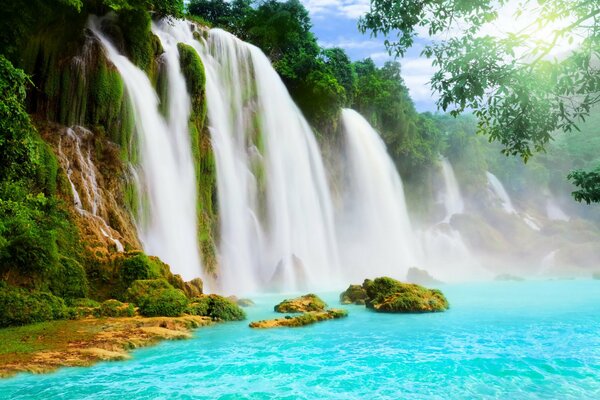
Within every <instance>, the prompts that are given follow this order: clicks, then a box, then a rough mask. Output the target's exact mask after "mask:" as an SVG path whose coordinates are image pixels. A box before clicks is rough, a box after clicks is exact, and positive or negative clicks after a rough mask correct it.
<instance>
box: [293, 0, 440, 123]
mask: <svg viewBox="0 0 600 400" xmlns="http://www.w3.org/2000/svg"><path fill="white" fill-rule="evenodd" d="M301 1H302V3H303V4H304V5H305V7H306V8H307V9H308V10H309V12H310V16H311V19H312V23H313V32H314V33H315V35H316V36H317V38H318V39H319V43H320V44H321V46H323V47H341V48H343V49H344V50H346V52H347V53H348V55H349V56H350V58H351V59H352V60H361V59H364V58H367V57H371V58H372V59H373V60H374V61H375V63H377V64H378V65H383V63H384V62H385V61H387V60H391V59H392V57H390V56H389V55H388V53H387V51H386V49H385V46H384V44H383V40H384V39H383V38H382V37H377V38H372V37H370V35H369V33H365V34H361V33H360V32H359V31H358V28H357V22H358V18H359V17H360V16H361V15H363V14H364V13H366V12H367V11H368V10H369V0H301ZM422 45H423V42H422V41H421V40H417V42H416V44H415V46H414V47H413V48H412V49H410V50H409V51H408V53H407V54H406V56H405V57H404V58H402V59H400V62H401V64H402V76H403V78H404V80H405V82H406V85H407V86H408V88H409V90H410V95H411V97H412V99H413V101H414V102H415V106H416V108H417V110H418V111H421V112H422V111H435V110H436V106H435V99H434V98H433V97H432V95H431V90H430V88H429V86H428V84H427V82H428V81H429V79H430V78H431V75H432V74H433V68H432V67H431V64H430V62H429V60H427V59H425V58H423V57H419V53H420V52H421V49H422Z"/></svg>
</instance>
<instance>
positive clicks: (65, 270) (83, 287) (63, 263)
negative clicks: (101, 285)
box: [50, 257, 89, 299]
mask: <svg viewBox="0 0 600 400" xmlns="http://www.w3.org/2000/svg"><path fill="white" fill-rule="evenodd" d="M50 289H51V290H52V293H54V294H55V295H57V296H60V297H62V298H64V299H76V298H82V297H87V295H88V290H89V288H88V281H87V276H86V273H85V269H84V268H83V267H82V266H81V264H79V263H78V262H77V261H76V260H74V259H72V258H68V257H61V258H60V262H59V265H58V267H57V268H56V270H55V271H54V272H53V274H52V277H51V278H50Z"/></svg>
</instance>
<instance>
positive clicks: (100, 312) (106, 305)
mask: <svg viewBox="0 0 600 400" xmlns="http://www.w3.org/2000/svg"><path fill="white" fill-rule="evenodd" d="M134 315H135V309H134V308H133V305H132V304H128V303H121V302H120V301H119V300H115V299H109V300H106V301H104V302H102V304H100V306H99V307H98V308H96V310H94V316H96V317H113V318H115V317H133V316H134Z"/></svg>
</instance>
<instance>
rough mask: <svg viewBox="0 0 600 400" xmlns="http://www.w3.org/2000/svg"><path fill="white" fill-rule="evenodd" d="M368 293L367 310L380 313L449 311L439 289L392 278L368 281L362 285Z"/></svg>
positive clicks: (446, 301)
mask: <svg viewBox="0 0 600 400" xmlns="http://www.w3.org/2000/svg"><path fill="white" fill-rule="evenodd" d="M362 287H363V289H365V291H366V292H367V301H366V306H367V308H370V309H373V310H374V311H378V312H390V313H426V312H439V311H445V310H447V309H448V307H449V304H448V300H446V297H445V296H444V294H443V293H442V292H441V291H439V290H437V289H427V288H425V287H423V286H420V285H416V284H413V283H403V282H400V281H397V280H395V279H392V278H388V277H382V278H377V279H375V280H369V279H366V280H365V281H364V283H363V285H362Z"/></svg>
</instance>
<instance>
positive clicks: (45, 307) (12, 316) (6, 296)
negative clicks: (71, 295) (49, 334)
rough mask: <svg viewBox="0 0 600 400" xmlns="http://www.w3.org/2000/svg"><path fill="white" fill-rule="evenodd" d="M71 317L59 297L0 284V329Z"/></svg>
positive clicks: (70, 313)
mask: <svg viewBox="0 0 600 400" xmlns="http://www.w3.org/2000/svg"><path fill="white" fill-rule="evenodd" d="M72 315H73V314H72V312H71V310H70V309H69V308H68V307H67V306H66V305H65V302H64V301H63V299H61V298H60V297H56V296H54V295H52V294H51V293H48V292H40V291H37V290H34V291H28V290H25V289H20V288H16V287H13V286H10V285H7V284H6V283H4V282H0V327H6V326H13V325H26V324H32V323H34V322H42V321H51V320H54V319H65V318H68V317H70V316H72Z"/></svg>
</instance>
